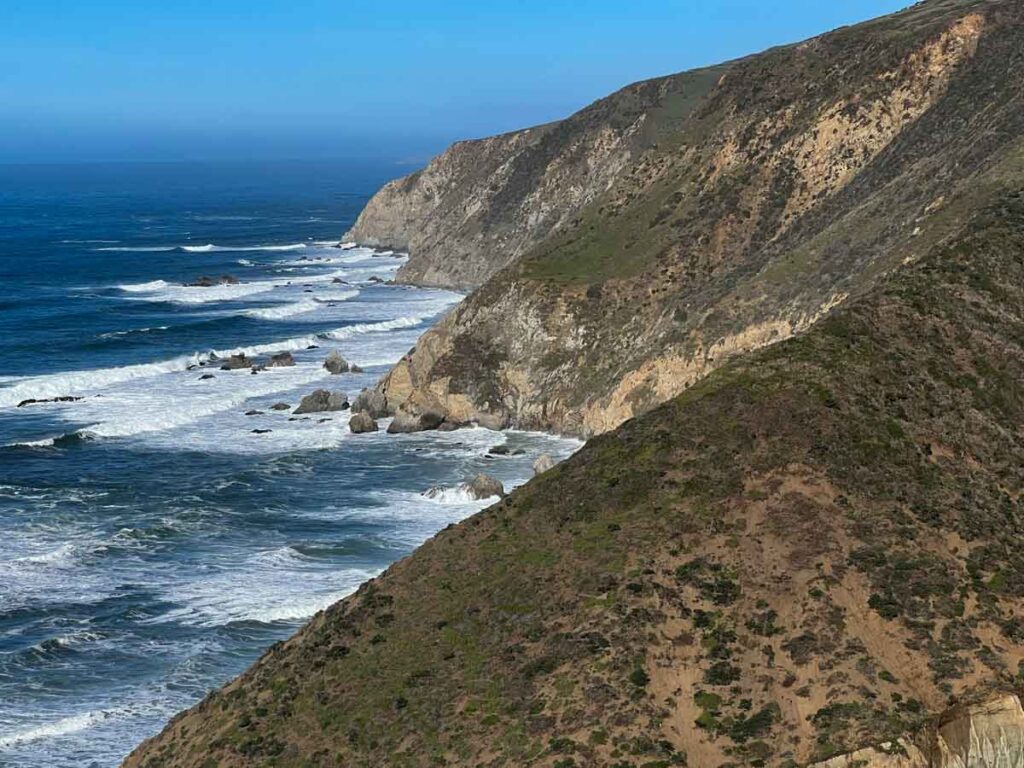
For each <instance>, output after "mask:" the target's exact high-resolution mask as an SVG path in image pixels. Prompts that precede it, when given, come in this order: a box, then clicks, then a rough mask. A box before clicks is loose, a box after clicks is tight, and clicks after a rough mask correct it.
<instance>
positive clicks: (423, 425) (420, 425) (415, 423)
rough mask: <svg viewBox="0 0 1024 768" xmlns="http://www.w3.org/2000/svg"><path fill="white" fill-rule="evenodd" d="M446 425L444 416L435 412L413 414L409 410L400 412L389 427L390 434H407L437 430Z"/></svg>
mask: <svg viewBox="0 0 1024 768" xmlns="http://www.w3.org/2000/svg"><path fill="white" fill-rule="evenodd" d="M443 423H444V416H442V415H441V414H440V413H435V412H434V411H425V412H424V413H417V414H413V413H410V412H409V411H407V410H401V409H400V410H399V411H398V413H396V414H395V418H394V419H392V420H391V424H390V425H389V426H388V432H389V433H390V434H401V433H407V432H426V431H428V430H432V429H437V428H438V427H440V426H441V425H442V424H443Z"/></svg>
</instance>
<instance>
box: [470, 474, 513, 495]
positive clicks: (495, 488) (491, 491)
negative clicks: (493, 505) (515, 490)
mask: <svg viewBox="0 0 1024 768" xmlns="http://www.w3.org/2000/svg"><path fill="white" fill-rule="evenodd" d="M466 490H468V491H469V494H470V495H471V496H472V497H473V498H474V499H478V500H479V499H489V498H491V497H492V496H504V495H505V486H504V485H502V484H501V481H500V480H498V479H496V478H493V477H491V476H490V475H482V474H481V475H477V476H476V477H474V478H473V479H472V480H471V481H470V482H469V483H467V484H466Z"/></svg>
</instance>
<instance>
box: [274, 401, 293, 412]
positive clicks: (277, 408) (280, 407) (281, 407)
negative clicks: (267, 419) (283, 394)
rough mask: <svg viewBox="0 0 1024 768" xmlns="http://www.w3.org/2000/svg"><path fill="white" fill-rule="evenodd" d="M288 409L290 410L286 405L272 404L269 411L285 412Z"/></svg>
mask: <svg viewBox="0 0 1024 768" xmlns="http://www.w3.org/2000/svg"><path fill="white" fill-rule="evenodd" d="M289 408H291V406H290V405H288V403H274V404H273V405H272V406H270V410H272V411H287V410H288V409H289Z"/></svg>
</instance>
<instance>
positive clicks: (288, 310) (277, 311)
mask: <svg viewBox="0 0 1024 768" xmlns="http://www.w3.org/2000/svg"><path fill="white" fill-rule="evenodd" d="M317 309H320V303H319V302H317V301H316V300H314V299H302V300H301V301H293V302H290V303H288V304H276V305H274V306H272V307H263V308H262V309H250V310H248V311H246V313H245V315H246V317H253V318H256V319H257V320H284V319H285V318H288V317H292V316H294V315H302V314H305V313H306V312H314V311H316V310H317Z"/></svg>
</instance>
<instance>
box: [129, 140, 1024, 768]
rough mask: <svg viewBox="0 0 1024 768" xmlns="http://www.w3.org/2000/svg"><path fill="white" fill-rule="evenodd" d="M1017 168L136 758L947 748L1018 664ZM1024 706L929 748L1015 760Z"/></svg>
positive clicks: (423, 555)
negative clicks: (840, 299) (859, 283)
mask: <svg viewBox="0 0 1024 768" xmlns="http://www.w3.org/2000/svg"><path fill="white" fill-rule="evenodd" d="M1018 161H1019V162H1018V165H1017V170H1018V171H1019V170H1020V169H1021V168H1024V155H1018ZM1021 178H1022V177H1021V176H1020V175H1019V174H1018V175H1017V176H1016V177H1014V176H1013V175H1012V174H1009V172H1008V175H1007V181H1006V185H1007V188H1005V189H1003V190H1001V191H999V192H994V193H993V197H994V199H995V202H994V203H993V204H992V205H991V206H990V207H989V208H988V209H986V210H985V211H984V212H982V213H979V214H977V215H975V216H974V217H973V218H972V219H971V220H970V221H969V222H967V223H966V225H965V226H964V228H963V230H962V232H961V233H960V234H959V235H958V236H957V237H956V238H953V239H951V240H950V242H948V243H946V244H944V245H942V246H937V247H935V248H933V249H932V250H931V252H930V253H929V254H927V255H925V256H924V257H922V258H921V259H920V260H919V261H918V262H917V263H915V264H913V265H909V266H907V267H905V268H904V269H903V270H901V271H900V272H899V273H898V274H896V275H894V276H891V277H889V278H887V279H886V280H885V281H883V283H882V284H880V285H879V286H878V287H877V288H875V289H874V290H873V291H871V292H870V293H868V294H866V295H864V296H862V297H859V298H857V299H852V300H850V301H849V302H848V303H847V304H846V305H845V306H844V307H842V308H840V309H838V310H836V311H834V312H833V313H832V314H831V315H830V316H829V317H828V318H826V319H824V320H822V321H821V322H819V323H818V324H817V325H816V326H815V327H814V328H813V329H811V330H810V331H808V332H807V333H806V334H804V335H801V336H799V337H797V338H793V339H790V340H788V341H785V342H781V343H779V344H777V345H774V346H772V347H769V348H767V349H764V350H761V351H759V352H756V353H753V354H750V355H747V356H745V357H743V358H740V359H736V360H733V361H732V362H730V363H728V364H726V365H724V366H723V367H721V368H720V369H719V370H717V371H715V372H714V373H712V374H711V375H709V376H708V377H707V378H705V379H704V380H703V381H702V382H701V383H699V384H697V385H696V386H694V387H691V388H690V389H689V390H688V391H686V392H685V393H684V394H682V395H680V396H678V397H676V398H674V399H672V400H671V401H669V402H667V403H665V404H663V405H662V406H660V407H658V408H656V409H654V410H652V411H650V412H648V413H646V414H644V415H643V416H640V417H638V418H635V419H632V420H630V421H627V422H626V423H625V424H623V425H622V426H620V427H619V428H618V429H616V430H614V431H613V432H611V433H609V434H606V435H602V436H600V437H597V438H594V439H593V440H591V441H590V442H589V443H588V444H587V446H586V447H585V448H584V449H582V450H581V451H580V452H579V453H578V454H577V455H576V456H574V457H573V458H572V459H570V460H568V461H566V462H565V463H564V464H562V465H560V466H559V467H556V468H555V469H554V470H552V471H549V472H547V473H545V474H544V475H542V476H540V477H539V478H537V479H535V480H534V481H533V482H531V483H530V484H528V485H527V486H525V487H524V488H522V489H520V490H518V491H516V492H515V493H513V494H512V495H511V496H510V497H509V498H508V499H506V500H505V501H503V502H502V503H500V504H497V505H495V506H493V507H491V508H489V509H488V510H486V511H485V512H483V513H481V514H479V515H477V516H475V517H473V518H471V519H469V520H467V521H466V522H464V523H462V524H460V525H456V526H451V527H449V528H448V529H446V530H445V531H443V532H441V533H440V534H438V535H437V536H436V537H435V538H434V539H433V540H431V541H430V542H428V543H427V544H426V545H424V546H423V547H422V548H421V549H420V550H418V551H417V552H416V553H415V554H414V555H412V556H411V557H409V558H407V559H405V560H403V561H401V562H399V563H398V564H396V565H395V566H393V567H392V568H391V569H389V570H388V571H387V572H386V573H385V574H384V575H382V576H381V577H380V578H378V579H375V580H374V581H372V582H370V583H368V584H367V585H365V586H364V587H363V588H362V589H360V590H359V592H358V593H357V594H355V595H354V596H352V597H351V598H348V599H346V600H344V601H342V602H341V603H339V604H337V605H335V606H333V607H332V608H330V609H329V610H327V611H326V612H324V613H321V614H319V615H318V616H317V617H316V618H315V619H314V620H313V621H312V622H311V623H310V624H309V625H308V626H307V627H306V628H305V629H303V630H302V631H300V632H299V633H298V634H297V635H296V636H295V637H294V638H293V639H292V640H290V641H288V642H287V643H283V644H279V645H277V646H275V647H274V648H272V649H271V650H270V651H269V652H268V653H267V654H266V655H265V656H264V657H263V658H262V659H261V660H260V661H259V662H258V663H257V664H256V665H255V666H254V667H253V668H252V669H251V670H250V671H249V672H247V673H246V674H245V675H243V676H242V677H241V678H239V679H238V680H237V681H235V682H234V683H232V684H231V685H229V686H227V687H226V688H225V689H224V690H222V691H220V692H218V693H215V694H213V695H211V696H209V697H208V698H207V699H206V700H205V701H203V702H202V703H201V704H200V705H199V706H197V707H196V708H195V709H193V710H192V711H190V712H188V713H186V714H185V715H183V716H180V717H179V718H177V719H176V720H175V721H173V722H172V724H171V725H170V726H169V727H168V728H167V730H166V731H165V732H164V733H163V734H161V735H160V736H159V737H157V738H156V739H154V740H152V741H150V742H148V743H146V744H144V745H143V746H142V747H141V748H140V749H139V750H138V751H137V752H136V753H135V754H133V755H132V756H131V757H130V758H129V759H128V761H127V763H126V765H128V766H132V767H133V768H135V767H137V766H146V767H147V768H156V767H157V766H162V767H165V768H166V767H168V766H181V767H184V766H206V767H209V766H225V767H226V766H256V765H274V766H329V765H330V766H335V765H344V766H383V765H387V766H426V765H458V766H522V765H537V766H561V767H566V766H588V765H593V766H622V767H623V768H625V767H626V766H668V765H677V764H678V765H683V764H688V765H692V766H719V765H726V764H731V765H792V764H804V763H808V762H813V761H820V760H824V759H826V758H829V757H832V756H834V755H837V754H840V753H846V752H850V751H852V750H855V749H859V748H862V747H865V746H868V745H872V744H878V743H881V742H885V743H888V744H889V745H890V746H889V748H888V751H887V752H886V751H881V752H868V753H860V755H859V756H857V757H856V758H855V759H851V760H849V761H840V762H838V763H836V764H837V765H838V764H843V765H859V766H864V765H896V764H897V763H896V762H892V761H894V760H896V758H899V759H900V760H903V759H904V758H903V757H902V756H901V755H902V754H903V753H906V754H907V755H909V757H908V758H906V759H907V760H911V758H913V759H915V760H917V762H901V763H898V764H899V765H917V766H923V765H926V764H928V762H927V761H928V759H929V758H926V757H923V756H924V755H929V754H932V751H931V750H933V748H934V745H935V743H936V736H935V735H934V733H935V731H934V728H936V727H938V726H939V725H941V724H942V723H943V722H945V721H942V720H935V719H934V718H936V716H938V715H939V714H940V713H942V712H944V711H946V710H947V708H949V707H950V706H952V705H960V706H962V707H967V706H968V705H969V704H970V702H972V701H988V700H991V697H992V696H993V695H994V694H995V693H998V692H1012V691H1014V690H1015V689H1016V687H1017V686H1018V685H1019V684H1020V680H1021V678H1020V671H1021V668H1022V663H1024V600H1022V598H1024V536H1022V533H1024V504H1022V497H1021V492H1022V489H1024V461H1022V458H1024V390H1022V389H1021V387H1020V382H1021V381H1022V380H1024V348H1022V347H1024V194H1022V192H1021V191H1020V190H1021V189H1024V183H1022V182H1021ZM1019 710H1020V708H1019V704H1017V703H1016V699H1013V698H1012V697H1011V698H1009V699H1006V698H1004V699H996V700H995V704H993V705H991V706H989V707H988V709H986V708H985V707H981V708H977V709H974V710H969V711H971V712H973V714H972V716H971V717H973V720H971V719H968V721H967V722H968V723H969V724H970V727H969V728H968V727H966V726H965V727H963V728H960V727H959V726H958V727H956V728H952V729H951V731H950V729H948V728H947V731H941V732H940V733H947V732H950V733H952V736H951V738H953V737H955V738H954V741H955V743H957V744H959V745H960V747H963V750H964V755H963V757H964V758H965V760H966V762H963V763H954V762H952V761H951V758H950V760H946V761H945V762H943V761H941V760H940V761H937V762H934V763H932V764H934V765H954V764H956V765H987V766H1012V765H1019V764H1020V760H1022V759H1024V751H1022V750H1024V739H1022V734H1024V730H1022V729H1024V715H1021V713H1020V711H1019ZM957 711H961V712H963V711H968V710H956V709H954V710H953V712H954V713H955V712H957ZM947 719H948V716H947ZM956 722H957V723H961V722H963V721H961V720H958V721H956ZM975 726H977V729H978V730H980V732H983V733H986V734H988V738H990V742H983V741H978V740H977V739H975V738H974V737H975V735H976V730H971V729H972V728H975ZM986 729H987V730H986ZM947 735H949V733H947ZM899 737H902V738H903V741H902V742H896V741H895V740H896V739H897V738H899ZM956 739H959V741H956ZM943 744H945V742H943ZM984 745H987V747H986V748H991V750H990V751H991V754H990V755H989V757H990V758H991V760H990V761H989V762H981V761H979V760H980V758H979V756H978V750H979V749H981V747H982V746H984ZM971 750H974V752H973V753H972V754H974V759H975V762H970V760H967V758H968V757H970V755H969V754H968V753H969V752H971ZM894 751H895V752H898V753H899V754H897V755H895V756H894V755H892V754H889V753H891V752H894ZM944 754H945V753H944ZM865 755H867V757H865ZM947 757H948V755H947Z"/></svg>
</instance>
